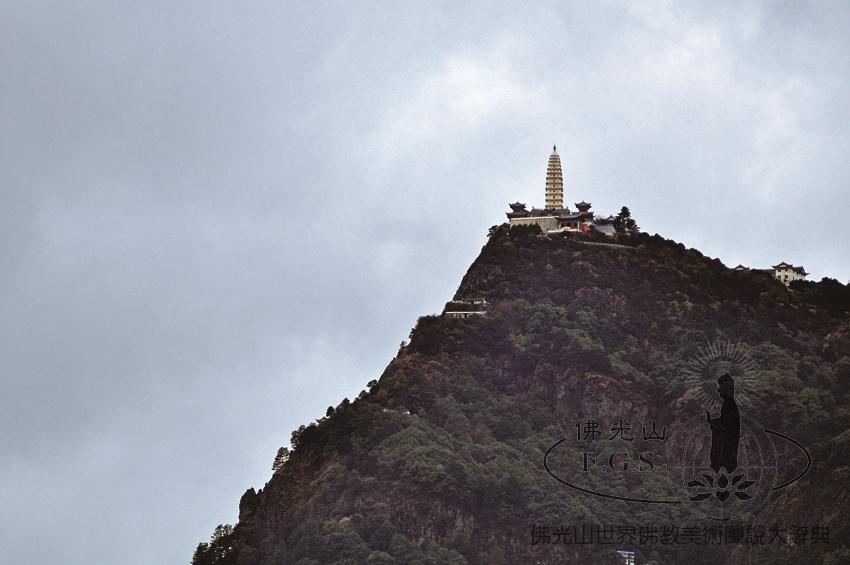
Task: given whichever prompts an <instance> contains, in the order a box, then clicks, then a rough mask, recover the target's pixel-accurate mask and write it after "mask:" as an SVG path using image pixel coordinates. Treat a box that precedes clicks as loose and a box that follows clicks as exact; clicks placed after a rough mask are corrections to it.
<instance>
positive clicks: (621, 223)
mask: <svg viewBox="0 0 850 565" xmlns="http://www.w3.org/2000/svg"><path fill="white" fill-rule="evenodd" d="M614 229H615V230H617V233H634V232H637V231H640V228H639V227H638V225H637V222H635V220H634V219H633V218H632V212H631V210H629V207H628V206H623V207H622V208H620V212H619V213H618V214H617V215H616V216H615V217H614Z"/></svg>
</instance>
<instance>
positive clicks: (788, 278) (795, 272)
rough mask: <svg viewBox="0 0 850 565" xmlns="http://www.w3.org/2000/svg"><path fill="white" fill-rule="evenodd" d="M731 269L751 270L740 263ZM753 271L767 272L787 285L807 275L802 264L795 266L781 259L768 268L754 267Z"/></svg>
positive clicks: (804, 278) (803, 278)
mask: <svg viewBox="0 0 850 565" xmlns="http://www.w3.org/2000/svg"><path fill="white" fill-rule="evenodd" d="M732 270H733V271H752V269H750V268H749V267H745V266H743V265H740V264H739V265H737V266H735V267H733V268H732ZM755 271H760V272H763V273H768V274H769V275H771V276H773V278H775V279H776V280H778V281H779V282H781V283H782V284H784V285H785V286H787V287H790V286H791V283H792V282H793V281H802V280H806V277H807V276H808V275H809V273H807V272H806V269H804V268H803V267H802V266H799V267H797V266H795V265H792V264H791V263H786V262H785V261H782V262H781V263H779V264H778V265H773V266H772V267H771V268H769V269H755Z"/></svg>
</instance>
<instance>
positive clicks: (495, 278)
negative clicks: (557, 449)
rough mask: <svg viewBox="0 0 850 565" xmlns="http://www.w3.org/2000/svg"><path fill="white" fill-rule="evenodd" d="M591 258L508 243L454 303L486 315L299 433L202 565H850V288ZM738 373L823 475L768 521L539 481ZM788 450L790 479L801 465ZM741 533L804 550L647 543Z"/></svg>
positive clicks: (439, 324) (434, 336)
mask: <svg viewBox="0 0 850 565" xmlns="http://www.w3.org/2000/svg"><path fill="white" fill-rule="evenodd" d="M592 242H593V240H592V239H589V238H587V237H586V236H582V237H579V238H574V237H570V236H557V237H548V236H543V235H541V234H540V233H539V231H538V230H537V228H536V227H528V228H514V229H513V230H508V228H507V226H501V227H499V228H498V229H495V230H493V232H492V235H491V236H490V240H489V242H488V243H487V245H486V246H485V247H484V248H483V249H482V252H481V254H480V256H479V257H478V258H477V259H476V260H475V262H474V263H473V264H472V266H471V267H470V269H469V271H468V272H467V274H466V276H465V277H464V278H463V281H462V282H461V284H460V288H459V289H458V292H457V294H456V296H455V298H457V299H459V298H486V299H487V303H488V305H489V308H490V309H489V312H488V314H487V315H486V316H484V317H475V318H468V319H449V318H444V317H440V316H428V317H423V318H420V320H419V321H418V323H417V326H416V328H415V329H414V331H413V332H412V334H411V340H410V344H409V345H407V346H406V347H403V348H402V349H401V350H400V351H399V354H398V356H397V357H396V358H395V359H393V360H392V361H391V362H390V364H389V365H388V367H387V368H386V370H385V371H384V373H383V375H381V377H380V379H379V380H378V382H377V384H373V386H371V387H370V388H369V390H368V391H367V392H365V393H364V394H362V395H361V396H360V397H359V398H358V399H357V400H355V401H353V402H349V401H348V400H347V399H346V400H344V401H343V402H342V403H341V404H340V405H339V406H337V407H336V408H335V409H333V410H329V413H328V414H327V415H326V416H325V417H323V418H319V419H318V420H317V422H315V423H313V424H311V425H309V426H306V427H303V428H301V429H299V430H296V431H295V432H294V433H293V451H292V453H291V455H290V457H289V459H288V460H287V461H286V462H285V464H284V465H283V466H282V468H281V469H280V470H278V471H276V472H275V474H274V475H273V476H272V477H271V479H270V480H269V482H268V483H267V484H266V485H265V487H264V488H263V489H261V490H260V491H258V492H254V490H253V489H251V490H249V491H247V492H246V493H245V495H244V496H243V498H242V500H241V502H240V505H239V522H238V524H236V526H235V527H234V528H233V529H229V528H220V529H219V530H217V531H216V534H215V535H214V537H213V540H212V541H211V542H210V543H205V544H201V546H199V548H198V550H197V551H196V554H195V558H194V563H195V565H207V564H213V563H216V564H225V563H227V564H231V563H232V564H239V565H261V564H269V565H270V564H298V565H308V564H322V563H336V564H342V563H410V564H413V563H416V564H419V563H458V564H460V563H497V564H498V563H622V558H621V557H618V556H617V555H616V553H615V552H614V550H615V549H626V550H631V551H635V553H636V556H637V560H638V563H647V562H654V563H658V564H661V563H685V562H689V563H694V564H700V563H706V564H708V563H712V564H716V563H735V564H737V563H830V562H832V563H843V562H847V559H848V555H850V553H848V550H847V549H846V548H845V547H844V545H845V544H848V542H850V528H848V520H847V518H846V516H847V515H848V511H850V508H848V505H849V504H850V500H848V497H847V496H846V495H844V494H841V491H839V492H838V493H837V495H836V492H835V489H834V485H835V484H836V483H837V482H838V481H844V480H845V478H846V475H847V465H848V463H850V431H848V429H850V409H848V403H847V400H848V392H847V388H848V383H850V357H848V355H850V325H848V315H847V306H848V304H850V300H849V299H848V297H850V292H848V289H847V287H845V286H843V285H840V284H838V283H835V282H834V281H824V282H823V283H818V284H815V283H806V284H800V285H797V286H795V289H794V290H791V291H789V290H788V289H786V288H785V287H783V286H782V285H781V284H779V283H778V282H776V281H773V280H772V279H770V278H769V277H765V276H762V275H760V274H758V273H747V272H734V271H731V270H729V269H727V268H726V267H725V266H723V265H722V264H721V263H720V262H719V261H717V260H712V259H709V258H707V257H704V256H703V255H702V254H700V253H699V252H697V251H695V250H687V249H685V248H684V247H683V246H682V245H679V244H675V243H673V242H670V241H667V240H664V239H663V238H660V237H658V236H654V237H649V236H646V235H638V236H631V237H628V238H622V239H620V240H618V241H617V244H618V245H617V246H609V245H592V244H590V243H592ZM721 348H725V350H724V351H722V352H720V354H717V355H714V356H712V355H711V354H710V352H711V351H715V353H716V352H717V351H719V350H720V349H721ZM707 352H709V354H707ZM736 355H737V356H738V357H736ZM736 363H737V365H736ZM741 367H743V368H741ZM736 370H737V371H738V373H735V375H736V377H737V378H738V380H739V382H740V383H741V384H740V386H741V387H742V388H741V394H742V396H741V399H740V401H741V402H742V406H745V407H746V410H747V413H748V414H758V418H759V422H761V423H762V424H763V425H764V427H765V428H770V429H774V430H784V431H786V432H787V434H791V435H793V437H794V438H795V439H796V441H798V442H799V443H801V444H802V445H804V446H806V448H807V449H808V450H809V452H810V453H811V456H812V459H813V461H814V465H813V466H812V469H811V470H810V471H809V472H808V473H807V474H806V475H805V476H804V477H802V478H801V479H799V480H798V481H796V482H795V483H794V484H792V485H790V486H788V487H786V488H784V489H782V490H781V491H777V492H776V493H774V494H772V495H770V497H769V499H768V500H767V503H766V504H765V505H764V506H763V507H761V508H760V509H758V510H757V512H756V515H755V516H754V517H752V516H751V517H748V518H746V519H741V518H740V517H737V518H736V519H735V520H732V521H728V520H727V521H717V520H711V519H708V518H705V517H700V516H698V515H695V514H694V513H693V512H692V511H691V510H689V509H688V508H686V506H687V505H686V504H641V503H635V502H628V501H623V500H616V499H610V498H604V497H600V496H594V495H593V494H587V493H583V492H579V491H577V490H574V489H571V488H568V487H566V486H564V485H563V484H561V483H559V482H558V481H557V480H556V479H555V478H554V477H553V476H552V475H550V474H549V473H547V471H546V469H545V468H544V464H543V459H544V453H545V452H546V451H547V450H548V449H549V448H550V447H552V446H553V445H554V444H556V443H557V442H559V441H560V440H562V439H565V438H572V437H574V436H576V433H577V429H576V425H577V423H578V422H579V421H580V420H586V419H588V417H589V416H593V417H594V418H595V419H605V420H606V423H605V425H604V428H603V429H604V431H605V433H606V434H607V433H608V432H609V431H610V430H609V429H608V427H609V424H610V422H608V420H613V421H619V420H622V421H624V422H630V423H634V427H633V429H632V430H631V432H632V433H638V432H639V427H638V423H647V422H649V421H650V420H658V421H659V422H660V423H663V424H665V425H667V426H669V427H670V428H671V430H672V429H675V428H676V427H677V426H681V425H683V422H686V421H688V420H689V419H691V418H692V417H693V415H694V414H697V415H700V414H702V413H703V408H704V407H705V406H706V402H707V400H706V390H708V389H707V388H706V387H707V386H708V387H711V386H714V383H713V377H714V376H715V374H717V373H719V372H721V371H727V372H728V371H732V372H733V373H734V372H735V371H736ZM706 375H708V376H707V377H706ZM700 379H702V380H700ZM710 392H711V391H710V390H709V393H710ZM565 445H566V444H565ZM635 445H636V444H635ZM786 448H787V446H786ZM786 448H779V450H780V456H781V457H784V459H782V460H783V461H786V462H788V464H789V465H790V466H791V467H794V466H795V465H797V466H799V463H800V461H799V459H800V454H799V452H796V455H795V454H794V452H793V449H792V450H791V451H786ZM578 453H579V452H578V451H576V452H575V453H573V451H570V452H569V454H571V455H575V454H578ZM656 462H657V463H659V465H658V467H661V465H660V463H661V461H660V460H659V459H656ZM783 472H788V473H793V472H794V471H793V469H792V470H791V471H783ZM586 481H587V482H586V485H588V486H589V487H592V488H590V490H593V491H595V492H603V491H606V492H616V493H619V494H623V493H632V494H634V493H637V494H639V495H640V496H639V498H652V497H656V498H661V499H663V498H670V496H671V488H670V483H669V482H668V481H667V477H666V474H665V473H645V474H640V473H638V474H635V473H632V474H627V473H621V474H619V475H617V474H616V473H614V474H611V475H608V476H599V477H597V478H592V477H588V478H586ZM830 485H833V486H830ZM606 489H607V490H606ZM582 524H588V525H595V526H596V527H597V528H598V527H599V526H609V527H611V528H615V527H616V528H620V529H619V530H615V533H617V532H618V533H617V535H618V538H617V539H616V540H615V543H613V544H599V543H592V544H577V543H573V541H574V540H573V539H572V538H570V540H569V543H567V540H566V534H565V533H564V532H565V531H569V528H570V527H574V526H578V527H581V525H582ZM730 524H731V525H735V526H741V527H742V528H743V527H746V526H748V525H766V526H773V525H777V526H778V527H780V528H784V529H786V530H787V529H789V528H791V527H792V526H796V527H798V529H799V528H800V527H805V528H807V536H808V537H807V539H806V540H801V539H800V537H799V535H798V530H794V532H795V536H796V537H794V538H793V539H791V537H790V534H789V533H788V532H787V531H786V533H785V537H786V539H787V541H786V542H784V543H773V544H764V545H753V544H747V543H731V544H730V543H725V542H723V543H718V544H714V543H696V542H695V541H694V540H693V539H692V540H691V543H687V542H685V543H682V542H681V540H679V543H672V542H671V543H661V542H660V540H658V539H656V540H655V542H653V538H651V537H647V538H646V539H644V540H643V541H644V542H646V543H641V540H640V537H639V536H640V535H642V534H643V533H644V531H645V532H646V533H651V532H652V530H651V528H652V527H653V525H654V526H655V527H656V528H659V529H662V530H663V528H665V527H666V528H668V529H669V528H673V527H676V528H680V527H682V528H684V527H696V528H702V533H703V534H705V532H706V528H712V527H715V528H716V527H718V526H719V527H720V528H721V531H723V528H725V527H726V526H729V525H730ZM535 526H537V527H538V528H537V529H536V530H535V529H534V528H535ZM539 527H545V528H548V530H541V529H539ZM559 527H563V528H562V529H561V530H560V531H559V530H557V528H559ZM629 527H634V528H635V538H634V539H630V538H629V537H628V535H626V534H627V533H628V528H629ZM815 527H817V528H819V529H818V530H816V532H817V535H818V537H819V538H820V539H819V541H818V542H817V543H810V542H811V541H812V534H813V530H812V529H813V528H815ZM827 527H828V528H829V542H828V543H827V542H826V541H824V539H823V538H824V530H823V528H827ZM564 528H566V530H565V529H564ZM623 528H625V529H623ZM645 528H650V529H645ZM710 532H711V530H709V534H710ZM662 533H663V532H662ZM668 533H669V532H668ZM570 535H572V534H570ZM691 537H693V536H691ZM656 538H657V536H656ZM553 539H554V542H553ZM703 540H704V541H705V540H709V541H710V540H711V535H709V537H708V538H703ZM668 541H669V540H668ZM801 541H802V542H803V543H801Z"/></svg>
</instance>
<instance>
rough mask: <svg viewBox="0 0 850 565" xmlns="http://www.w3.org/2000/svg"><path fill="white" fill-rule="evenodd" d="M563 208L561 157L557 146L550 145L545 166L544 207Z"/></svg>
mask: <svg viewBox="0 0 850 565" xmlns="http://www.w3.org/2000/svg"><path fill="white" fill-rule="evenodd" d="M563 208H564V174H563V173H562V172H561V157H560V156H559V155H558V147H557V146H556V145H553V146H552V153H551V155H549V165H548V166H547V167H546V209H547V210H561V209H563Z"/></svg>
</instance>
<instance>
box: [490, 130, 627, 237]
mask: <svg viewBox="0 0 850 565" xmlns="http://www.w3.org/2000/svg"><path fill="white" fill-rule="evenodd" d="M545 203H546V207H545V208H532V209H531V210H529V209H527V208H526V205H525V204H523V203H522V202H514V203H513V204H509V205H508V206H509V207H510V209H511V211H510V212H508V213H507V216H508V223H509V224H510V225H512V226H514V225H528V224H537V225H538V226H540V228H541V229H542V230H543V231H544V232H545V233H560V232H565V231H574V232H590V231H597V232H601V233H604V234H605V235H614V233H615V230H614V217H613V216H609V217H607V218H604V219H602V218H595V217H594V214H593V212H591V211H590V206H591V205H590V203H589V202H585V201H584V200H582V201H581V202H577V203H575V207H576V209H575V210H570V209H569V208H567V207H565V206H564V174H563V172H562V170H561V157H560V156H559V155H558V148H557V147H556V146H553V147H552V153H551V154H550V155H549V164H548V165H547V167H546V191H545Z"/></svg>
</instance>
